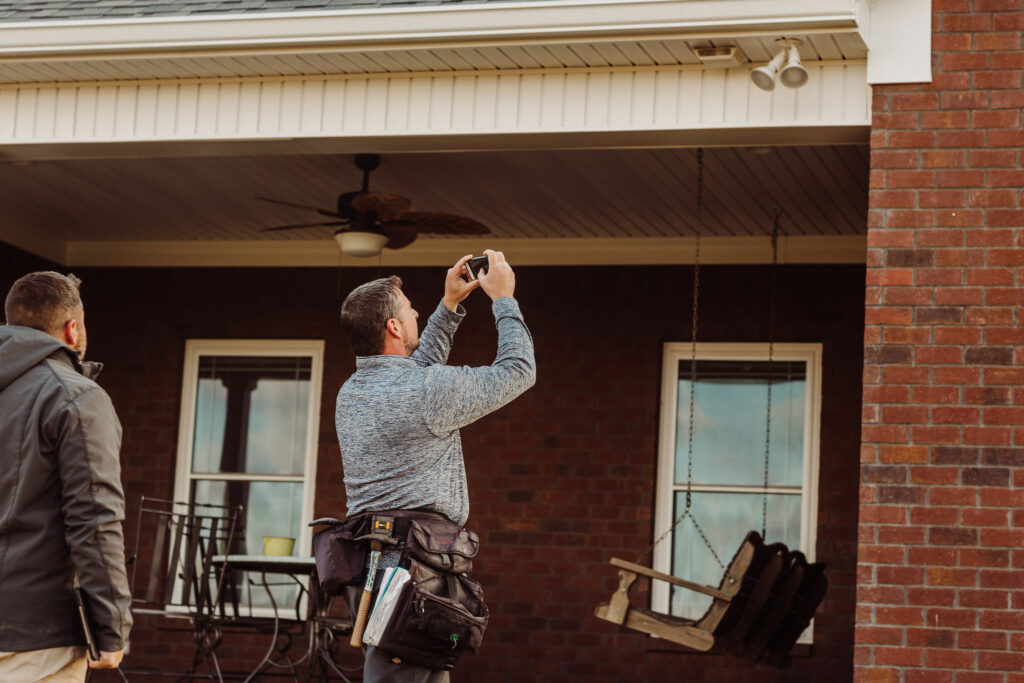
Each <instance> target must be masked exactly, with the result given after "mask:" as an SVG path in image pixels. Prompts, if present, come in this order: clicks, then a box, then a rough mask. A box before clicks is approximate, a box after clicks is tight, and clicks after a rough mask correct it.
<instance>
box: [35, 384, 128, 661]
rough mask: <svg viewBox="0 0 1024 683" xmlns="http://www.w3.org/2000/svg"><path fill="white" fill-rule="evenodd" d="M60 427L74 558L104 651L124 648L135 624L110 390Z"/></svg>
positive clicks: (98, 392) (77, 408) (80, 402)
mask: <svg viewBox="0 0 1024 683" xmlns="http://www.w3.org/2000/svg"><path fill="white" fill-rule="evenodd" d="M54 427H55V428H56V429H55V431H56V434H54V436H55V437H56V439H55V440H56V442H57V444H58V447H57V458H58V471H59V475H60V484H61V509H62V512H63V516H64V535H65V538H66V540H67V544H68V547H69V548H70V550H71V563H72V566H73V567H74V569H75V571H76V572H77V573H78V580H79V583H80V584H81V586H82V589H83V591H84V592H85V595H86V600H87V606H86V609H87V610H88V612H89V616H90V621H91V622H92V624H93V625H94V627H95V633H94V635H95V637H96V640H97V645H98V646H99V649H100V650H102V651H105V652H116V651H118V650H121V649H123V648H124V644H125V642H126V641H127V639H128V632H129V630H130V629H131V625H132V616H131V612H130V611H129V607H130V605H131V596H130V594H129V592H128V578H127V575H126V572H125V557H124V532H123V530H122V526H121V525H122V522H123V521H124V517H125V511H124V507H125V503H124V490H123V489H122V487H121V465H120V461H119V458H118V454H119V453H120V450H121V424H120V423H119V422H118V419H117V414H116V413H115V412H114V406H113V404H111V402H110V398H109V397H108V396H107V395H106V392H104V391H103V390H102V389H100V388H99V387H96V386H94V387H92V388H90V389H87V390H86V391H84V392H82V393H81V394H79V395H78V396H76V397H75V398H74V399H73V400H71V401H70V402H68V403H67V404H66V405H65V406H64V407H63V409H62V410H61V411H60V413H59V417H58V420H57V424H56V425H54Z"/></svg>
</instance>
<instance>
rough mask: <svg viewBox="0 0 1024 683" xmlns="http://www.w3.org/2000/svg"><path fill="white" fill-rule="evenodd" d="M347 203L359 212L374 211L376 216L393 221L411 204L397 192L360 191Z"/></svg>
mask: <svg viewBox="0 0 1024 683" xmlns="http://www.w3.org/2000/svg"><path fill="white" fill-rule="evenodd" d="M349 205H350V206H351V207H352V208H353V209H355V210H356V211H359V212H360V213H370V212H371V211H374V212H376V214H377V218H378V219H380V220H382V221H393V220H396V219H398V218H401V217H402V215H403V214H405V212H406V211H408V210H409V207H410V206H412V202H410V201H409V200H408V199H406V198H405V197H400V196H399V195H397V194H384V193H383V192H360V193H359V194H357V195H355V196H354V197H352V199H351V201H350V202H349Z"/></svg>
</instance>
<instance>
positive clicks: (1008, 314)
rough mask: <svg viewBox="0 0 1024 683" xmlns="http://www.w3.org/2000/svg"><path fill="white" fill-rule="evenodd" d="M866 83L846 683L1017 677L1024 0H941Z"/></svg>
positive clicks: (1021, 542) (1023, 434) (1023, 659)
mask: <svg viewBox="0 0 1024 683" xmlns="http://www.w3.org/2000/svg"><path fill="white" fill-rule="evenodd" d="M933 9H934V20H933V26H934V33H933V50H934V56H933V60H932V63H933V68H934V81H933V82H932V83H931V84H927V85H911V86H877V87H875V88H874V104H873V106H874V118H873V124H872V137H871V147H872V152H871V169H872V170H871V195H870V213H869V233H868V244H869V251H868V273H867V285H868V287H867V316H866V319H867V326H866V329H865V349H866V351H865V362H866V365H865V369H864V426H863V432H862V438H863V446H862V453H861V459H862V467H861V508H860V552H859V558H858V559H859V566H858V592H857V634H856V642H857V647H856V655H855V661H856V672H857V673H856V677H855V678H856V680H858V681H898V682H901V683H902V682H905V683H926V682H928V683H952V682H954V681H955V682H956V683H995V682H997V681H998V682H1000V683H1003V682H1006V681H1017V682H1020V681H1024V673H1021V672H1022V671H1024V389H1022V388H1021V387H1022V386H1024V367H1022V366H1024V327H1022V325H1024V286H1022V285H1024V204H1022V196H1021V188H1022V186H1024V168H1022V159H1021V147H1022V146H1024V128H1022V126H1021V123H1022V121H1021V107H1022V106H1024V90H1022V72H1024V47H1022V38H1021V35H1022V31H1024V3H1022V2H1021V1H1020V0H935V1H934V2H933Z"/></svg>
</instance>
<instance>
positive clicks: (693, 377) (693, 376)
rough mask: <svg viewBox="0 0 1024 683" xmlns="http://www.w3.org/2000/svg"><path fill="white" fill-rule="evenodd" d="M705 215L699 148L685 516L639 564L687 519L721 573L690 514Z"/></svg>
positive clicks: (711, 549)
mask: <svg viewBox="0 0 1024 683" xmlns="http://www.w3.org/2000/svg"><path fill="white" fill-rule="evenodd" d="M703 213H704V148H703V147H699V148H697V235H696V246H695V251H694V257H693V318H692V319H691V325H690V431H689V434H688V441H687V448H686V503H685V504H684V507H683V513H682V514H681V515H679V517H677V518H676V520H675V521H674V522H673V523H672V526H670V527H669V528H668V529H666V530H665V532H664V533H663V534H661V536H658V538H656V539H654V543H652V544H651V545H650V546H648V547H647V549H646V550H644V551H643V552H642V553H640V555H639V556H637V560H636V561H637V563H639V562H640V561H641V560H642V559H643V558H644V557H645V556H646V555H647V554H648V553H650V552H651V550H652V549H653V548H654V547H655V546H657V545H658V544H659V543H661V542H662V541H663V540H665V537H666V536H668V535H669V534H670V533H672V532H673V531H674V530H675V528H676V527H677V526H679V525H680V524H681V523H682V522H683V520H684V519H686V518H687V517H689V518H690V521H692V522H693V528H694V529H696V530H697V534H698V535H699V536H700V539H701V540H702V541H703V542H704V546H705V547H706V548H707V549H708V550H709V551H711V556H712V557H714V558H715V562H717V563H718V566H719V567H721V568H722V569H725V565H724V564H723V563H722V559H721V558H720V557H719V556H718V553H716V552H715V548H714V546H712V545H711V541H709V540H708V537H707V535H706V534H705V533H704V529H703V528H702V527H701V525H700V524H699V523H698V522H697V518H696V517H694V516H693V513H692V512H691V511H690V509H691V507H692V505H693V498H692V489H693V426H694V422H695V421H696V419H695V418H696V415H695V412H694V409H695V406H696V403H697V402H696V393H695V392H696V387H697V320H698V318H697V310H698V307H697V305H698V303H699V301H700V228H701V225H702V224H703Z"/></svg>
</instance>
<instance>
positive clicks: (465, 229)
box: [257, 154, 490, 256]
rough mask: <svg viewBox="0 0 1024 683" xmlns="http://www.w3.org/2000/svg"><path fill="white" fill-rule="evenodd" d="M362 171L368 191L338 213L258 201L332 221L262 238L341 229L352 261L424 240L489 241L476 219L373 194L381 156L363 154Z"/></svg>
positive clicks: (342, 200)
mask: <svg viewBox="0 0 1024 683" xmlns="http://www.w3.org/2000/svg"><path fill="white" fill-rule="evenodd" d="M355 164H356V167H357V168H359V170H361V171H362V172H363V187H362V189H361V190H359V191H358V192H345V193H343V194H341V195H339V196H338V208H337V210H336V211H331V210H330V209H321V208H318V207H315V206H306V205H304V204H296V203H294V202H288V201H284V200H282V199H271V198H269V197H257V199H259V200H261V201H264V202H270V203H272V204H281V205H282V206H291V207H294V208H296V209H305V210H306V211H315V212H316V213H318V214H320V215H321V216H326V217H327V218H329V219H330V220H327V221H320V222H316V223H295V224H291V225H278V226H275V227H272V228H262V229H261V232H275V231H280V230H297V229H299V228H312V227H318V226H330V227H337V228H338V229H337V230H335V231H334V239H335V240H337V242H338V246H340V247H341V251H342V253H344V254H348V255H350V256H376V255H377V254H379V253H380V251H381V249H401V248H403V247H407V246H409V245H410V244H412V243H413V242H414V241H415V240H416V238H417V237H419V235H420V234H423V233H428V234H435V235H485V234H487V233H489V232H490V230H488V229H487V227H486V226H484V225H482V224H480V223H478V222H477V221H475V220H473V219H472V218H467V217H465V216H458V215H455V214H452V213H436V212H426V211H409V207H410V206H411V205H412V202H410V201H409V200H408V199H407V198H405V197H401V196H399V195H395V194H384V193H382V192H370V173H371V172H372V171H373V170H374V169H376V168H377V166H379V165H380V155H377V154H357V155H356V156H355Z"/></svg>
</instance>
